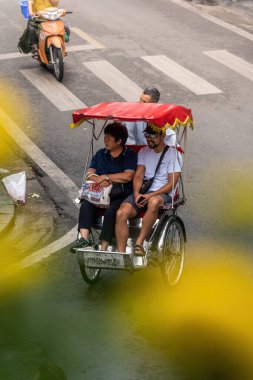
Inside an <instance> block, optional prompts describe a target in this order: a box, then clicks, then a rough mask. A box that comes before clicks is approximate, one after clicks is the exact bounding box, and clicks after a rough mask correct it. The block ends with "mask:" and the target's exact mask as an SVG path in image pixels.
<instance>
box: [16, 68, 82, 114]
mask: <svg viewBox="0 0 253 380" xmlns="http://www.w3.org/2000/svg"><path fill="white" fill-rule="evenodd" d="M20 72H21V73H22V74H23V75H24V76H25V78H26V79H28V80H29V81H30V82H31V83H32V84H33V85H34V86H35V87H36V88H37V89H38V90H39V91H40V92H41V93H42V94H43V95H44V96H45V97H46V98H47V99H48V100H50V101H51V103H53V104H54V105H55V106H56V107H57V108H58V109H59V110H60V111H71V110H74V109H80V108H85V107H86V105H85V104H84V103H83V102H81V100H79V99H78V98H77V97H76V96H75V95H74V94H73V93H72V92H71V91H69V90H68V89H67V88H66V87H65V86H64V85H63V84H62V83H60V82H58V81H57V80H56V79H55V78H54V77H53V76H52V74H50V73H48V72H47V71H46V70H43V69H42V68H36V69H26V70H20Z"/></svg>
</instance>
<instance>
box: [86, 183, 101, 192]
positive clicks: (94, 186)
mask: <svg viewBox="0 0 253 380" xmlns="http://www.w3.org/2000/svg"><path fill="white" fill-rule="evenodd" d="M89 190H90V191H94V193H100V192H101V190H102V189H101V186H100V185H99V184H98V183H91V184H90V186H89Z"/></svg>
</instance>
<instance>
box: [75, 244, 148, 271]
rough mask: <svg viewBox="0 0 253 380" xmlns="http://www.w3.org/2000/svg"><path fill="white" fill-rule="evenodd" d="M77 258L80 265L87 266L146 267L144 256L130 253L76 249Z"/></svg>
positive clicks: (100, 267)
mask: <svg viewBox="0 0 253 380" xmlns="http://www.w3.org/2000/svg"><path fill="white" fill-rule="evenodd" d="M77 259H78V262H79V264H80V265H85V266H86V267H87V268H99V269H141V268H146V266H147V258H146V256H143V257H141V256H134V255H133V254H132V253H121V252H108V251H96V250H89V251H87V250H85V248H84V249H83V248H80V249H78V250H77Z"/></svg>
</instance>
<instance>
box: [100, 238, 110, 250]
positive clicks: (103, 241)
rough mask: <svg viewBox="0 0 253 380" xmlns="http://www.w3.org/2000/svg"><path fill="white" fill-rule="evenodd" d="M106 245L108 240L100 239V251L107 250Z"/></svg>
mask: <svg viewBox="0 0 253 380" xmlns="http://www.w3.org/2000/svg"><path fill="white" fill-rule="evenodd" d="M108 245H109V243H108V241H106V240H102V243H101V251H107V248H108Z"/></svg>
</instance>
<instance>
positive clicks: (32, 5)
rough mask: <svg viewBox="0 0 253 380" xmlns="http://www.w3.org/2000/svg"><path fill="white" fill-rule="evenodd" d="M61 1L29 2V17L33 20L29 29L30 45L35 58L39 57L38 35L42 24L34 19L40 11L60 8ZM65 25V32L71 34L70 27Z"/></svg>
mask: <svg viewBox="0 0 253 380" xmlns="http://www.w3.org/2000/svg"><path fill="white" fill-rule="evenodd" d="M58 4H59V1H58V0H28V9H29V15H30V17H31V19H29V21H28V28H29V35H30V44H31V46H32V53H33V54H34V56H35V58H36V57H37V56H38V53H37V51H38V47H37V43H38V38H37V33H38V29H39V24H40V22H38V21H35V20H33V18H34V17H36V15H37V13H38V12H40V11H43V10H45V9H46V8H50V7H58ZM64 24H65V31H66V33H67V35H68V36H69V34H70V29H69V26H68V25H66V23H64Z"/></svg>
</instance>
